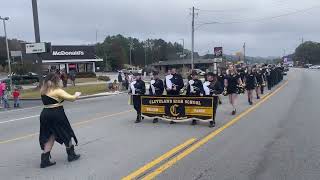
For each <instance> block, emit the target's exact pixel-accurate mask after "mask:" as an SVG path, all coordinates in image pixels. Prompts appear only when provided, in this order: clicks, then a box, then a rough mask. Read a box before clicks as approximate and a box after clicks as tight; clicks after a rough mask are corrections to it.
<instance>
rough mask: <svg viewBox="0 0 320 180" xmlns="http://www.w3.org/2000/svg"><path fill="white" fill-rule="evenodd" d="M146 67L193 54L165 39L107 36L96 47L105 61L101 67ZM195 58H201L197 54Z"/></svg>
mask: <svg viewBox="0 0 320 180" xmlns="http://www.w3.org/2000/svg"><path fill="white" fill-rule="evenodd" d="M130 48H131V64H132V65H134V66H140V67H144V66H145V65H148V64H152V63H154V62H159V61H167V60H175V59H182V58H183V57H182V56H183V54H182V53H183V52H184V54H185V58H190V54H191V52H190V51H189V50H187V49H184V50H183V46H182V44H180V43H177V42H166V41H165V40H163V39H147V40H145V41H141V40H139V39H137V38H132V37H124V36H122V35H120V34H119V35H115V36H107V37H106V38H105V40H104V41H103V42H102V43H98V44H97V45H96V50H97V56H99V57H100V58H103V59H104V62H103V63H101V64H100V66H101V67H103V68H105V67H108V66H109V68H111V69H112V70H117V69H121V68H123V67H124V66H123V65H124V64H130ZM195 57H199V56H198V54H197V53H195Z"/></svg>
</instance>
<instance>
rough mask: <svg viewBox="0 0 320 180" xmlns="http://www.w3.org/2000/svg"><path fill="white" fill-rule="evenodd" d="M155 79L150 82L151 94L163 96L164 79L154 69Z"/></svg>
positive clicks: (155, 120) (156, 120)
mask: <svg viewBox="0 0 320 180" xmlns="http://www.w3.org/2000/svg"><path fill="white" fill-rule="evenodd" d="M152 74H153V79H152V80H151V82H150V88H149V94H150V95H153V96H161V95H162V94H163V91H164V86H163V81H162V80H161V79H160V78H159V75H158V72H156V71H154V72H153V73H152ZM157 122H158V119H157V118H154V119H153V123H157Z"/></svg>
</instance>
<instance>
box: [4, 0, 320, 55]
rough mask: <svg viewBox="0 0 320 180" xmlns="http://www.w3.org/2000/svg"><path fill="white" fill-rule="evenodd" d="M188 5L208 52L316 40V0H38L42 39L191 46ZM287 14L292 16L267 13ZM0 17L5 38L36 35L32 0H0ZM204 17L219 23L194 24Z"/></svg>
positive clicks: (269, 50)
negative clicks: (120, 39) (129, 39)
mask: <svg viewBox="0 0 320 180" xmlns="http://www.w3.org/2000/svg"><path fill="white" fill-rule="evenodd" d="M192 6H195V7H196V8H197V9H199V10H197V11H196V12H197V16H196V19H195V23H196V24H197V29H196V32H195V50H196V51H198V52H199V53H200V54H205V53H207V52H208V51H209V52H210V53H212V49H213V47H214V46H223V47H224V51H225V53H227V54H235V52H237V51H240V50H241V49H242V45H243V43H244V42H246V44H247V50H246V51H247V54H248V55H250V56H280V55H282V54H283V51H284V49H285V50H286V52H287V53H292V52H293V51H294V49H295V48H296V46H298V45H299V43H301V39H302V37H303V38H304V40H305V41H306V40H313V41H318V42H319V41H320V36H319V32H320V23H319V17H320V2H319V0H241V1H240V0H54V1H53V0H38V8H39V19H40V33H41V40H42V41H47V42H52V44H59V45H64V44H90V43H95V41H96V31H98V41H103V39H104V37H105V36H106V35H115V34H123V35H125V36H133V37H136V38H139V39H142V40H144V39H147V38H162V39H165V40H167V41H177V42H182V41H181V40H179V39H181V38H184V40H185V47H186V48H187V49H191V15H190V12H191V11H190V8H191V7H192ZM309 8H312V9H309ZM306 9H309V10H306ZM304 10H306V11H304ZM298 11H299V13H294V12H298ZM301 11H302V12H301ZM291 13H292V14H291ZM285 14H291V15H288V16H282V17H280V18H273V19H272V18H269V17H274V16H280V15H285ZM0 16H9V17H10V21H9V22H8V25H7V26H8V36H9V38H18V39H22V40H27V41H33V40H34V32H33V20H32V8H31V0H1V5H0ZM205 22H218V24H211V25H203V26H200V27H198V25H199V24H201V23H205ZM0 34H1V35H3V29H2V28H1V29H0Z"/></svg>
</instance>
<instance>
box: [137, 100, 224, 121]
mask: <svg viewBox="0 0 320 180" xmlns="http://www.w3.org/2000/svg"><path fill="white" fill-rule="evenodd" d="M217 100H218V99H217V96H208V97H189V96H141V113H142V115H144V116H146V117H156V118H160V119H163V120H169V121H190V120H200V121H210V120H212V118H213V117H214V115H215V113H216V112H214V111H215V110H216V107H214V106H216V104H217V103H216V102H217Z"/></svg>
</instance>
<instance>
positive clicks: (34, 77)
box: [8, 72, 45, 84]
mask: <svg viewBox="0 0 320 180" xmlns="http://www.w3.org/2000/svg"><path fill="white" fill-rule="evenodd" d="M11 76H12V82H13V84H36V83H39V77H38V74H37V73H34V72H28V73H26V74H22V75H21V74H15V73H14V74H12V75H11ZM43 77H44V78H45V75H44V76H43ZM8 78H10V75H8Z"/></svg>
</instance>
